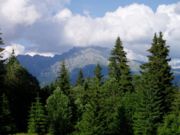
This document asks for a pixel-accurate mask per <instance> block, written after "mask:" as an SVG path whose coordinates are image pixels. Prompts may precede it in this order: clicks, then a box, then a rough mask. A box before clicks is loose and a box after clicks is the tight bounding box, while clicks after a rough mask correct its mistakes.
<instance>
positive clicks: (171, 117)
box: [158, 92, 180, 135]
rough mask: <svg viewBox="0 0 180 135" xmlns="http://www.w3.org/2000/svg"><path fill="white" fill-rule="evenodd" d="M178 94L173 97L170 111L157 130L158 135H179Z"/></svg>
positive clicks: (179, 99) (179, 109) (179, 100)
mask: <svg viewBox="0 0 180 135" xmlns="http://www.w3.org/2000/svg"><path fill="white" fill-rule="evenodd" d="M179 97H180V92H177V93H176V95H175V96H174V98H175V100H174V102H173V106H172V111H171V112H170V113H169V114H168V115H166V116H165V117H164V121H163V123H162V124H161V125H160V126H159V128H158V135H179V134H180V98H179Z"/></svg>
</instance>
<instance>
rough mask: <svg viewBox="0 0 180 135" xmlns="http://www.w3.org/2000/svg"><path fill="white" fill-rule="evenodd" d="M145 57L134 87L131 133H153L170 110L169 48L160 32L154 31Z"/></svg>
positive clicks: (171, 88)
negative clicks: (140, 74)
mask: <svg viewBox="0 0 180 135" xmlns="http://www.w3.org/2000/svg"><path fill="white" fill-rule="evenodd" d="M149 52H150V53H151V55H150V56H148V58H149V61H148V62H147V63H145V64H144V65H142V67H141V68H142V76H141V81H140V85H139V88H137V91H138V94H139V95H140V96H138V97H137V99H139V101H137V109H136V112H135V115H134V133H135V134H149V135H155V134H157V127H158V125H159V124H160V123H161V122H162V119H163V116H164V115H165V114H167V112H168V111H169V110H170V106H171V103H172V95H173V89H174V87H173V85H172V79H173V75H172V73H171V68H170V66H169V64H168V62H169V60H170V59H169V58H168V53H169V49H168V47H167V46H166V43H165V40H164V39H163V37H162V33H160V34H159V37H157V35H156V34H155V35H154V39H153V43H152V47H151V48H150V49H149Z"/></svg>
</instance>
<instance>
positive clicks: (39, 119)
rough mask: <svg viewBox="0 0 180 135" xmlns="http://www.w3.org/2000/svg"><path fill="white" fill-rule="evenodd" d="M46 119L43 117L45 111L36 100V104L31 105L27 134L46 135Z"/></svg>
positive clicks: (38, 99)
mask: <svg viewBox="0 0 180 135" xmlns="http://www.w3.org/2000/svg"><path fill="white" fill-rule="evenodd" d="M46 126H47V117H46V115H45V109H44V106H43V105H42V103H41V102H40V98H39V97H37V98H36V102H33V103H32V106H31V110H30V114H29V120H28V133H29V134H33V133H37V134H38V135H44V134H45V133H46Z"/></svg>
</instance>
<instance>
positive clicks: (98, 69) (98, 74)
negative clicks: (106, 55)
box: [94, 64, 103, 85]
mask: <svg viewBox="0 0 180 135" xmlns="http://www.w3.org/2000/svg"><path fill="white" fill-rule="evenodd" d="M101 72H102V68H101V66H100V65H99V64H97V65H96V67H95V69H94V75H95V79H97V81H98V82H99V84H100V85H101V84H102V79H103V75H102V73H101Z"/></svg>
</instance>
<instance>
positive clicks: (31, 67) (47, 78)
mask: <svg viewBox="0 0 180 135" xmlns="http://www.w3.org/2000/svg"><path fill="white" fill-rule="evenodd" d="M110 52H111V50H110V49H109V48H105V47H98V46H91V47H73V48H72V49H70V50H69V51H67V52H65V53H63V54H56V55H54V57H46V56H40V55H34V56H29V55H18V56H17V59H18V60H19V61H20V63H21V65H22V66H23V67H25V68H26V69H27V70H28V71H29V72H30V73H31V74H32V75H34V76H35V77H37V79H38V80H39V82H40V84H41V86H44V85H47V84H49V83H51V82H53V81H54V80H55V79H56V78H57V75H58V72H59V70H60V63H61V62H62V61H63V60H65V62H66V66H67V67H68V69H69V71H70V79H71V82H72V83H74V82H75V80H76V78H77V75H78V71H79V69H80V68H82V70H83V71H84V72H83V73H84V74H85V77H92V76H93V70H94V67H95V65H96V64H100V65H101V66H102V67H103V71H102V73H103V75H107V73H108V68H107V65H108V58H109V56H110ZM128 63H129V65H130V68H131V71H132V72H133V73H138V72H139V70H140V65H141V64H143V63H144V61H140V60H132V59H129V62H128ZM179 71H180V69H176V70H175V71H174V73H176V74H178V77H176V78H180V77H179V76H180V72H179Z"/></svg>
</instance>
